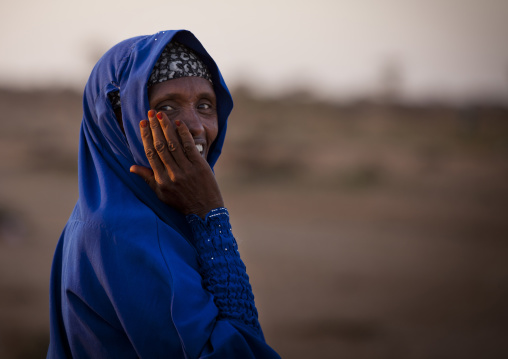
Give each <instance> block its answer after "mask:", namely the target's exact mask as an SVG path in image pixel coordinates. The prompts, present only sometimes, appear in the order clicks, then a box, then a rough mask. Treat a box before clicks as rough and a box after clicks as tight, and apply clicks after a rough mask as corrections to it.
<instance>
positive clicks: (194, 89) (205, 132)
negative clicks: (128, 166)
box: [148, 77, 219, 159]
mask: <svg viewBox="0 0 508 359" xmlns="http://www.w3.org/2000/svg"><path fill="white" fill-rule="evenodd" d="M148 101H149V103H150V108H151V109H154V110H155V111H157V112H159V111H160V112H164V113H165V114H166V115H167V116H168V118H169V120H170V121H171V122H172V123H174V122H175V120H180V121H182V122H184V123H185V124H186V125H187V127H188V128H189V131H190V133H191V134H192V137H193V138H194V143H195V144H196V148H197V149H198V151H199V152H200V153H201V156H203V157H204V158H205V159H206V157H207V155H208V150H209V148H210V146H211V145H212V143H213V141H215V138H216V137H217V133H218V131H219V124H218V120H217V98H216V97H215V92H214V90H213V87H212V84H211V83H210V81H208V80H205V79H203V78H201V77H180V78H178V79H173V80H168V81H164V82H161V83H158V84H155V85H153V86H151V87H150V88H149V89H148Z"/></svg>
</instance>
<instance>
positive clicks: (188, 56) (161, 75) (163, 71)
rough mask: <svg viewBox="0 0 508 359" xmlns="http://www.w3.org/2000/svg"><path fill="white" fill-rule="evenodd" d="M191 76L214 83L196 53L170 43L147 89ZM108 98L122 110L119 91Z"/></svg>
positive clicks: (115, 107)
mask: <svg viewBox="0 0 508 359" xmlns="http://www.w3.org/2000/svg"><path fill="white" fill-rule="evenodd" d="M189 76H194V77H202V78H204V79H205V80H208V81H210V82H212V74H210V71H208V67H207V66H206V65H205V63H204V62H203V61H201V59H200V58H199V57H198V56H197V55H196V53H195V52H194V51H192V50H191V49H189V48H188V47H187V46H185V45H182V44H180V43H179V42H176V41H175V42H170V43H169V44H168V45H167V46H166V48H165V49H164V50H163V51H162V54H161V56H160V57H159V59H158V60H157V62H156V63H155V66H154V67H153V70H152V74H151V75H150V78H149V79H148V85H147V87H150V86H153V85H155V84H158V83H161V82H164V81H167V80H172V79H177V78H180V77H189ZM108 98H109V101H110V102H111V105H112V107H113V109H114V110H116V109H118V108H120V93H119V91H112V92H109V93H108Z"/></svg>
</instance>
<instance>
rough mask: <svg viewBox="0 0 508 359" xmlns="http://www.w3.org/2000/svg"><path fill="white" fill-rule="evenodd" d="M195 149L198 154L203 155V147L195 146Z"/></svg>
mask: <svg viewBox="0 0 508 359" xmlns="http://www.w3.org/2000/svg"><path fill="white" fill-rule="evenodd" d="M196 148H197V149H198V151H199V153H203V145H196Z"/></svg>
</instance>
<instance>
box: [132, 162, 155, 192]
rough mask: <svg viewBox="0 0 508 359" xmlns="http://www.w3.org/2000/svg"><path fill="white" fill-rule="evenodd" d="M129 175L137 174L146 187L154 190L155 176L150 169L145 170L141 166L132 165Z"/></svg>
mask: <svg viewBox="0 0 508 359" xmlns="http://www.w3.org/2000/svg"><path fill="white" fill-rule="evenodd" d="M129 170H130V172H131V173H135V174H137V175H138V176H139V177H141V178H142V179H143V180H144V181H145V182H146V183H148V185H149V186H150V187H151V188H152V189H154V188H155V176H154V174H153V171H152V170H151V169H150V168H146V167H143V166H138V165H132V166H131V168H130V169H129Z"/></svg>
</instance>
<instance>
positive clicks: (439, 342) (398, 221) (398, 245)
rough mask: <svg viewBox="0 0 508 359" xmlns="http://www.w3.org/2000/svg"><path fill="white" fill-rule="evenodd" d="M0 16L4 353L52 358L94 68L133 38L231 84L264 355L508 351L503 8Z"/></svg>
mask: <svg viewBox="0 0 508 359" xmlns="http://www.w3.org/2000/svg"><path fill="white" fill-rule="evenodd" d="M0 9H1V11H0V48H1V49H2V55H1V56H0V123H1V130H0V150H1V154H2V156H1V166H0V357H1V358H40V357H44V356H45V352H46V349H47V345H48V341H49V319H48V317H49V315H48V312H49V310H48V306H49V300H48V295H49V294H48V285H49V274H50V267H51V260H52V256H53V251H54V248H55V246H56V243H57V241H58V237H59V235H60V232H61V230H62V228H63V226H64V225H65V223H66V221H67V218H68V216H69V214H70V212H71V210H72V208H73V206H74V204H75V201H76V200H77V196H78V194H77V148H78V133H79V126H80V121H81V113H82V110H81V93H82V90H83V88H84V85H85V82H86V80H87V78H88V75H89V73H90V71H91V69H92V67H93V65H94V64H95V62H96V61H97V60H98V59H99V57H100V56H101V55H102V54H103V53H104V52H105V51H106V50H107V49H108V48H110V47H111V46H113V45H114V44H115V43H117V42H119V41H121V40H123V39H125V38H128V37H131V36H136V35H140V34H150V33H154V32H157V31H159V30H163V29H177V28H186V29H190V30H191V31H193V32H194V34H195V35H196V36H197V37H198V38H199V39H200V40H201V42H202V43H203V44H204V46H205V47H206V48H207V49H208V51H209V52H210V54H211V55H212V56H213V57H214V58H215V60H216V62H217V63H218V65H219V67H220V68H221V70H222V73H223V75H224V77H225V79H226V81H227V82H228V85H229V86H230V88H231V89H232V92H233V96H234V99H235V109H234V111H233V113H232V115H231V117H230V122H229V127H228V128H229V132H228V137H227V139H226V145H225V147H224V150H223V156H222V157H221V159H220V160H219V162H218V165H217V166H216V173H217V177H218V180H219V183H220V185H221V189H222V191H223V195H224V198H225V201H226V205H227V206H228V208H229V210H230V212H231V215H232V224H233V230H234V232H235V235H236V237H237V239H238V242H239V246H240V248H241V252H242V257H243V258H244V261H245V262H246V265H247V269H248V272H249V275H250V277H251V283H252V285H253V288H254V293H255V296H256V303H257V306H258V309H259V312H260V321H261V324H262V326H263V329H264V331H265V336H266V339H267V341H268V343H270V344H271V345H272V346H273V347H274V349H276V350H277V351H278V352H279V353H280V354H281V355H282V356H283V357H284V358H309V357H313V358H314V357H315V358H351V359H355V358H395V359H396V358H404V359H412V358H506V357H508V341H507V340H506V339H507V337H508V306H507V305H506V303H507V302H508V263H507V259H508V206H507V201H508V184H507V180H508V41H506V35H507V34H508V21H507V19H508V2H506V1H504V0H440V1H437V0H427V1H423V0H414V1H403V0H356V1H326V0H314V1H312V2H303V1H295V0H293V1H283V0H271V1H265V0H259V1H256V2H255V3H251V4H247V3H245V2H238V1H236V2H235V1H232V0H229V1H216V2H213V3H212V2H208V1H200V0H196V1H193V2H182V1H180V2H173V1H147V2H144V3H143V4H141V2H138V1H132V0H123V1H107V2H104V1H98V0H90V1H87V2H73V1H63V0H60V1H45V2H40V1H34V0H32V1H19V2H11V3H6V2H4V3H2V5H0Z"/></svg>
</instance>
